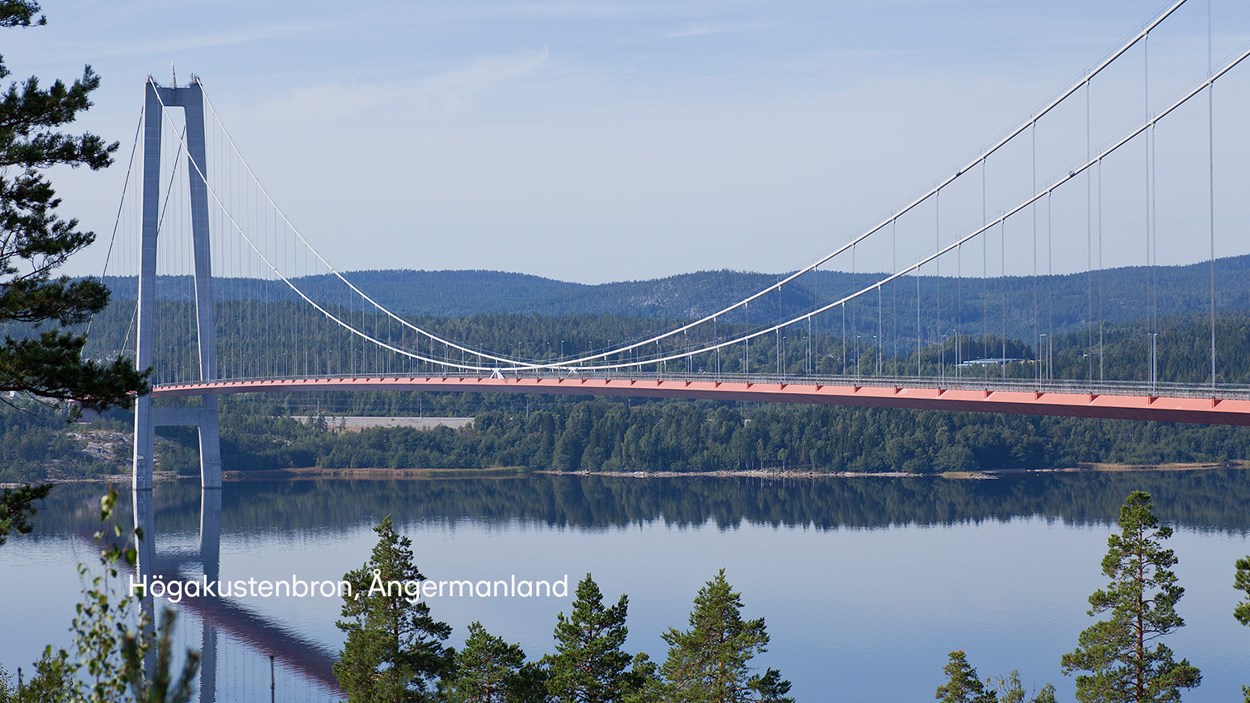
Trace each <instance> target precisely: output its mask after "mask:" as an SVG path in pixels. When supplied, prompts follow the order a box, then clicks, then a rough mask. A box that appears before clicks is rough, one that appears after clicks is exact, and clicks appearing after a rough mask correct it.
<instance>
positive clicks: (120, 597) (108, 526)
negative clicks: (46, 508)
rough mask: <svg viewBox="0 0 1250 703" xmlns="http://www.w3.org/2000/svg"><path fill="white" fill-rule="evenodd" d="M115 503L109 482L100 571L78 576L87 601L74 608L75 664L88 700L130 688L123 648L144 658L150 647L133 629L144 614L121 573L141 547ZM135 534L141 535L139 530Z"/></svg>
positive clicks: (115, 696)
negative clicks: (118, 518)
mask: <svg viewBox="0 0 1250 703" xmlns="http://www.w3.org/2000/svg"><path fill="white" fill-rule="evenodd" d="M116 505H117V491H116V490H114V489H112V488H110V489H109V491H108V493H106V494H105V495H104V497H103V498H101V500H100V522H101V523H102V524H103V525H104V528H103V529H101V530H99V531H97V532H96V533H95V540H96V542H98V543H99V544H100V546H101V552H100V566H101V569H102V572H101V573H99V574H96V575H94V576H93V575H92V574H91V572H90V570H89V569H87V567H85V566H83V565H81V564H80V565H79V567H78V576H79V578H81V579H82V580H83V583H84V585H83V601H82V602H81V603H79V604H78V605H77V606H76V608H75V616H74V622H73V625H72V626H71V628H70V630H71V632H73V634H74V646H75V648H76V650H77V651H78V653H79V654H80V658H79V659H78V660H77V666H78V668H79V673H80V674H81V678H82V679H83V683H82V685H83V686H85V687H86V690H85V691H80V695H81V696H82V698H83V699H85V700H90V701H101V702H103V701H114V700H121V699H122V697H123V696H124V695H125V692H126V689H127V672H126V667H125V658H124V655H123V650H124V649H125V648H126V647H127V646H130V647H132V648H136V649H138V650H140V651H139V656H140V658H142V655H143V653H144V652H145V651H146V647H147V642H146V640H145V639H144V638H143V637H142V635H141V634H140V633H136V632H134V631H132V630H131V629H130V628H131V623H132V622H134V621H136V620H139V621H140V628H143V627H146V624H147V623H146V622H145V621H144V619H145V617H146V616H144V615H141V614H140V613H139V612H138V610H139V603H138V601H137V598H136V597H135V595H134V594H131V593H129V592H128V590H127V588H126V586H125V584H123V583H122V581H123V580H122V579H121V578H119V576H118V569H119V568H120V566H121V565H122V564H126V565H129V566H131V567H133V566H134V565H135V562H136V557H137V552H136V550H135V547H134V546H133V545H132V544H131V543H130V542H129V541H128V540H126V539H124V538H122V529H121V526H120V525H118V524H116V523H112V522H111V520H112V516H113V512H114V510H115V509H116ZM136 536H137V537H138V538H140V539H141V538H142V535H141V534H138V532H137V531H136ZM81 655H89V656H81Z"/></svg>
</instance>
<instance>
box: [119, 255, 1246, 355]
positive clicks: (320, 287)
mask: <svg viewBox="0 0 1250 703" xmlns="http://www.w3.org/2000/svg"><path fill="white" fill-rule="evenodd" d="M1150 273H1151V271H1150V270H1149V269H1147V268H1145V267H1132V268H1120V269H1108V270H1106V271H1103V272H1100V273H1095V274H1093V276H1092V277H1091V276H1087V275H1086V274H1083V273H1081V274H1072V275H1066V276H1053V277H1047V276H1039V277H1038V278H1037V279H1036V280H1035V279H1034V278H1032V277H1007V278H1000V279H989V280H988V281H987V282H985V283H984V284H983V282H982V280H981V279H979V278H964V279H962V280H960V281H956V279H954V278H949V277H943V278H941V279H937V278H935V277H931V276H925V277H921V278H920V281H919V289H920V297H921V301H922V317H923V319H924V320H925V324H926V325H933V324H934V323H935V321H936V320H937V319H938V317H939V314H938V313H939V309H938V300H939V299H940V301H941V303H940V306H941V308H940V318H941V319H942V321H943V322H942V324H943V328H944V329H946V328H953V327H954V326H955V325H956V324H958V325H960V326H962V327H963V328H964V329H965V330H966V329H967V328H968V327H976V326H978V325H981V324H983V320H984V319H985V318H986V317H987V315H988V318H989V320H990V322H989V330H990V332H995V331H998V329H999V327H1001V326H1005V327H1007V330H1006V331H1007V332H1008V333H1009V334H1017V335H1018V334H1019V333H1021V332H1023V331H1024V330H1025V328H1028V329H1031V327H1032V320H1033V319H1034V300H1035V294H1036V300H1037V315H1038V317H1039V318H1041V319H1042V320H1047V319H1053V328H1054V330H1055V331H1056V332H1061V331H1066V330H1070V329H1072V328H1074V327H1079V326H1081V325H1083V324H1085V321H1086V320H1087V318H1088V312H1089V308H1090V303H1091V298H1090V293H1091V290H1092V292H1093V300H1092V303H1093V309H1094V315H1093V319H1095V320H1097V319H1102V320H1105V321H1106V322H1125V321H1132V320H1137V319H1141V318H1142V317H1146V316H1148V315H1149V314H1150V312H1151V310H1150V307H1149V299H1148V296H1147V294H1146V292H1147V290H1148V289H1149V288H1148V281H1149V275H1150ZM344 275H345V276H346V277H347V278H348V279H349V280H351V281H352V283H354V284H355V285H356V286H358V287H359V288H360V289H361V290H363V291H365V292H366V293H368V294H369V295H370V296H372V297H373V298H374V299H375V300H377V301H378V302H380V303H382V304H383V305H385V306H387V307H388V308H390V309H391V310H393V311H395V312H396V313H399V314H403V315H414V316H415V315H423V316H438V317H465V316H469V315H477V314H484V313H507V314H539V315H560V316H572V315H608V316H625V317H643V318H650V319H664V320H685V319H690V318H695V317H699V316H703V315H706V314H708V313H711V312H714V311H716V310H718V309H720V308H722V307H724V306H725V305H727V304H729V303H732V302H734V301H736V300H738V299H740V298H742V297H745V296H747V295H750V294H751V293H753V292H755V291H757V290H760V289H761V288H763V287H765V286H768V285H770V284H772V283H774V282H776V281H777V280H778V279H779V278H780V277H781V274H763V273H750V272H741V271H700V272H697V273H688V274H681V275H677V276H670V277H668V278H660V279H654V280H647V281H624V282H617V283H602V284H598V285H586V284H580V283H567V282H564V281H556V280H552V279H549V278H542V277H539V276H531V275H526V274H519V273H505V272H500V271H409V270H389V271H355V272H350V273H346V274H344ZM1154 275H1155V285H1156V290H1157V291H1158V310H1157V312H1158V314H1159V315H1172V314H1178V313H1180V314H1184V313H1197V312H1202V311H1205V310H1206V309H1207V306H1208V304H1209V303H1208V290H1209V278H1208V276H1209V272H1208V268H1207V264H1205V263H1200V264H1194V265H1189V266H1167V267H1159V268H1157V269H1155V271H1154ZM882 276H883V274H878V273H861V274H850V273H842V272H824V271H821V272H816V273H813V274H808V275H807V276H804V277H803V278H802V279H800V280H799V281H796V282H795V283H794V284H792V285H788V286H786V287H785V288H784V289H783V290H782V291H781V293H780V294H777V293H772V294H769V295H767V296H765V297H764V298H762V299H760V300H759V301H757V302H755V303H752V304H751V306H750V309H749V310H748V311H746V313H745V314H738V315H736V316H734V317H731V318H729V319H730V321H735V322H743V321H744V318H745V317H748V316H749V317H750V319H751V320H753V321H757V322H758V321H760V320H773V319H776V318H777V317H778V315H779V314H794V313H798V312H802V311H806V310H810V309H811V308H812V307H813V306H814V305H815V304H816V303H817V302H819V303H820V304H823V303H826V302H828V301H830V300H832V299H834V298H835V297H840V296H842V295H845V294H847V293H849V292H852V291H854V290H858V289H859V288H862V287H864V286H866V285H870V284H871V283H872V282H874V281H877V280H879V279H880V278H881V277H882ZM1248 280H1250V255H1248V256H1237V257H1230V258H1226V259H1220V260H1218V261H1217V262H1216V288H1217V301H1216V304H1217V307H1218V309H1219V310H1221V311H1234V310H1250V285H1247V284H1246V281H1248ZM298 282H299V284H300V285H301V287H302V288H304V289H305V290H307V291H308V292H309V293H310V294H311V295H313V296H314V297H315V298H316V299H318V300H321V301H325V302H327V303H329V304H339V305H342V304H347V303H348V302H349V301H348V296H347V294H346V289H345V287H344V286H342V284H341V283H339V282H338V281H336V280H335V279H333V278H332V277H330V276H317V277H311V278H305V279H299V280H298ZM108 283H109V285H110V286H111V287H112V288H113V290H114V295H115V296H116V297H117V298H118V299H125V298H133V297H134V290H135V279H134V278H125V279H122V278H117V279H110V280H109V281H108ZM162 288H163V289H164V290H163V291H162V294H161V295H162V296H163V297H167V298H169V299H174V300H186V301H189V300H190V299H191V281H190V279H189V278H187V277H183V278H181V279H176V280H169V281H167V282H162ZM916 290H917V285H916V279H915V278H914V277H910V278H907V279H905V280H901V281H898V282H896V283H895V284H894V286H893V287H891V288H886V289H885V290H884V291H883V295H882V303H881V304H882V307H883V311H882V316H883V317H884V318H885V319H886V321H885V323H884V324H886V325H887V326H888V325H890V324H892V320H893V319H894V317H895V316H894V315H893V314H892V312H893V311H894V310H897V318H898V320H899V325H900V328H902V329H905V328H906V327H905V326H906V325H909V324H910V325H911V326H914V325H915V317H916V312H915V311H916ZM216 292H217V296H218V298H219V299H221V300H237V299H251V300H268V301H274V300H290V299H293V295H292V293H291V292H290V291H289V290H288V289H287V287H286V286H285V284H283V283H281V282H272V281H270V282H262V281H250V280H247V281H245V280H240V279H218V280H217V281H216ZM1004 295H1005V296H1006V300H1007V305H1006V308H1005V309H1004V307H1003V305H1002V302H1001V301H1002V300H1003V299H1004ZM1100 297H1101V303H1100V301H1099V298H1100ZM957 301H958V304H957ZM1100 304H1101V308H1102V313H1101V315H1100V314H1099V312H1098V310H1099V305H1100ZM850 312H851V313H852V315H851V317H852V318H853V319H852V320H851V321H850V322H848V324H849V325H851V326H852V327H855V328H857V329H859V330H861V331H864V332H868V333H871V332H872V331H873V330H874V329H875V327H876V324H877V312H878V311H877V296H876V295H875V294H869V295H868V296H866V297H865V298H862V299H861V300H860V302H858V303H857V304H856V305H855V306H854V307H853V308H852V309H851V310H850ZM856 321H857V322H858V324H856ZM1045 326H1046V324H1045V323H1043V327H1045Z"/></svg>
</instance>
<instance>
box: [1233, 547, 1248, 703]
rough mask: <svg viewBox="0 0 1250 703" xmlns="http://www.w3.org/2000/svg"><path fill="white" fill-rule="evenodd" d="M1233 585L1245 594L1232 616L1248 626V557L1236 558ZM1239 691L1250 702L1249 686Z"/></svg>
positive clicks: (1246, 702)
mask: <svg viewBox="0 0 1250 703" xmlns="http://www.w3.org/2000/svg"><path fill="white" fill-rule="evenodd" d="M1233 587H1234V588H1236V589H1237V590H1239V591H1241V592H1242V593H1245V594H1246V598H1245V600H1243V601H1241V602H1240V603H1238V604H1237V607H1236V608H1234V609H1233V617H1235V618H1237V622H1239V623H1241V624H1242V625H1246V626H1250V557H1242V558H1241V559H1238V560H1237V574H1236V576H1235V577H1234V579H1233ZM1241 693H1242V695H1244V696H1245V697H1246V701H1245V703H1250V686H1242V687H1241Z"/></svg>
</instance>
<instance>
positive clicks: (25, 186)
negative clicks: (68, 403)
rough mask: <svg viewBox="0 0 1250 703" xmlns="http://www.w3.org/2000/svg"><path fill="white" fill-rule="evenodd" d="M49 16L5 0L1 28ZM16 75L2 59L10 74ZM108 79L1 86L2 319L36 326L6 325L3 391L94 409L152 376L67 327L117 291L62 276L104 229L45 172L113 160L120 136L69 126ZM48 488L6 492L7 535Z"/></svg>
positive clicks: (0, 351)
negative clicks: (94, 348) (66, 202)
mask: <svg viewBox="0 0 1250 703" xmlns="http://www.w3.org/2000/svg"><path fill="white" fill-rule="evenodd" d="M43 24H45V19H44V17H43V16H41V15H40V14H39V3H38V2H35V0H5V1H4V2H0V28H15V27H31V26H40V25H43ZM9 75H10V71H9V69H8V67H7V66H5V64H4V61H3V58H0V80H2V79H4V78H7V77H8V76H9ZM99 85H100V77H99V76H97V75H96V74H95V73H93V72H92V70H91V67H90V66H88V67H86V68H85V69H83V75H82V78H80V79H79V80H76V81H74V82H73V83H72V84H70V85H66V84H65V83H64V82H62V81H59V80H58V81H55V82H53V83H52V85H51V87H49V88H48V89H46V90H43V89H40V87H39V79H38V78H35V77H33V76H32V77H30V78H27V79H26V80H25V81H23V82H22V84H21V85H20V86H19V85H18V84H17V83H10V84H9V86H8V88H7V89H6V90H4V91H3V93H0V325H8V324H9V323H16V324H17V325H20V326H23V327H25V328H28V329H30V330H31V333H30V334H15V333H10V334H6V335H5V336H4V338H3V340H2V341H0V391H19V392H22V393H27V394H30V395H33V396H36V397H41V398H51V399H57V400H68V399H74V400H78V401H80V402H81V403H82V404H83V405H84V406H86V407H92V408H106V407H109V406H112V405H123V406H124V405H129V403H130V398H131V394H132V393H136V392H142V391H143V390H144V389H145V387H146V378H147V374H146V373H142V374H141V373H139V372H137V371H135V370H134V368H133V365H132V364H131V362H129V361H127V360H126V359H122V358H118V359H114V360H112V361H109V362H98V361H90V360H84V359H83V358H82V348H83V344H84V343H85V339H84V338H83V336H82V335H78V334H73V333H70V332H66V331H65V328H66V327H68V326H70V325H75V324H78V323H81V322H84V321H85V320H87V319H88V318H89V317H90V316H91V315H94V314H95V313H97V312H99V311H100V310H103V309H104V306H105V304H107V302H108V290H107V289H106V288H105V287H104V286H103V285H102V284H100V283H99V282H98V281H88V280H80V281H71V280H70V279H69V278H66V277H64V276H61V277H57V278H53V277H52V272H53V271H55V270H56V269H57V268H59V267H60V266H61V265H62V264H63V263H65V261H66V259H68V258H69V256H70V255H71V254H74V253H75V252H77V251H80V250H81V249H83V248H84V247H86V246H87V245H88V244H90V243H91V242H92V241H93V240H94V239H95V234H93V233H92V232H82V231H79V229H78V222H77V221H76V220H73V219H69V220H66V219H62V218H61V217H60V216H59V215H58V214H57V212H56V210H57V207H58V206H59V205H60V202H61V201H60V199H59V198H57V197H56V191H54V190H53V189H52V184H51V182H49V181H48V179H47V178H46V177H45V176H44V174H43V171H45V170H46V169H48V168H50V167H53V166H70V167H77V166H86V167H87V168H90V169H92V170H97V169H101V168H104V167H106V166H108V165H109V164H110V163H112V161H113V157H112V154H113V152H114V151H116V149H117V144H116V143H113V144H106V143H105V142H104V140H103V139H101V138H100V137H98V136H96V135H94V134H90V133H84V134H81V135H77V136H75V135H71V134H65V133H63V132H61V131H59V128H61V127H63V126H65V125H67V124H69V123H71V122H73V121H74V120H75V119H76V118H77V116H78V114H79V113H81V112H84V111H86V110H87V109H88V108H89V107H91V100H90V95H91V92H92V91H94V90H95V89H96V88H97V87H99ZM41 326H43V329H42V331H40V329H39V328H40V327H41ZM36 333H38V334H36ZM38 490H39V489H34V491H38ZM44 493H45V494H46V490H45V491H44ZM40 497H42V496H41V495H38V493H37V492H32V489H29V488H26V489H24V490H23V489H18V490H15V491H10V490H8V489H5V490H2V491H0V544H3V543H4V539H5V537H6V535H7V534H8V533H9V532H10V531H11V530H12V531H16V532H18V533H19V534H20V533H21V532H23V531H25V530H26V529H29V527H28V525H27V523H26V518H27V517H28V516H29V513H30V512H31V504H32V503H33V502H34V501H35V500H37V499H38V498H40Z"/></svg>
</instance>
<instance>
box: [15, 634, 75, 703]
mask: <svg viewBox="0 0 1250 703" xmlns="http://www.w3.org/2000/svg"><path fill="white" fill-rule="evenodd" d="M34 668H35V675H34V676H31V677H27V678H26V680H25V681H23V682H22V687H21V690H20V691H19V690H18V688H17V683H16V682H14V681H13V679H12V678H11V677H10V676H8V675H7V673H6V672H5V671H4V669H3V668H0V703H54V702H58V703H59V701H62V700H66V696H68V695H69V694H68V692H69V691H71V690H73V687H74V678H73V677H74V674H73V667H72V666H70V663H69V655H68V654H67V653H66V652H65V651H64V650H58V651H53V650H52V647H45V648H44V650H43V655H42V656H40V657H39V660H38V661H36V662H35V667H34Z"/></svg>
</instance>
